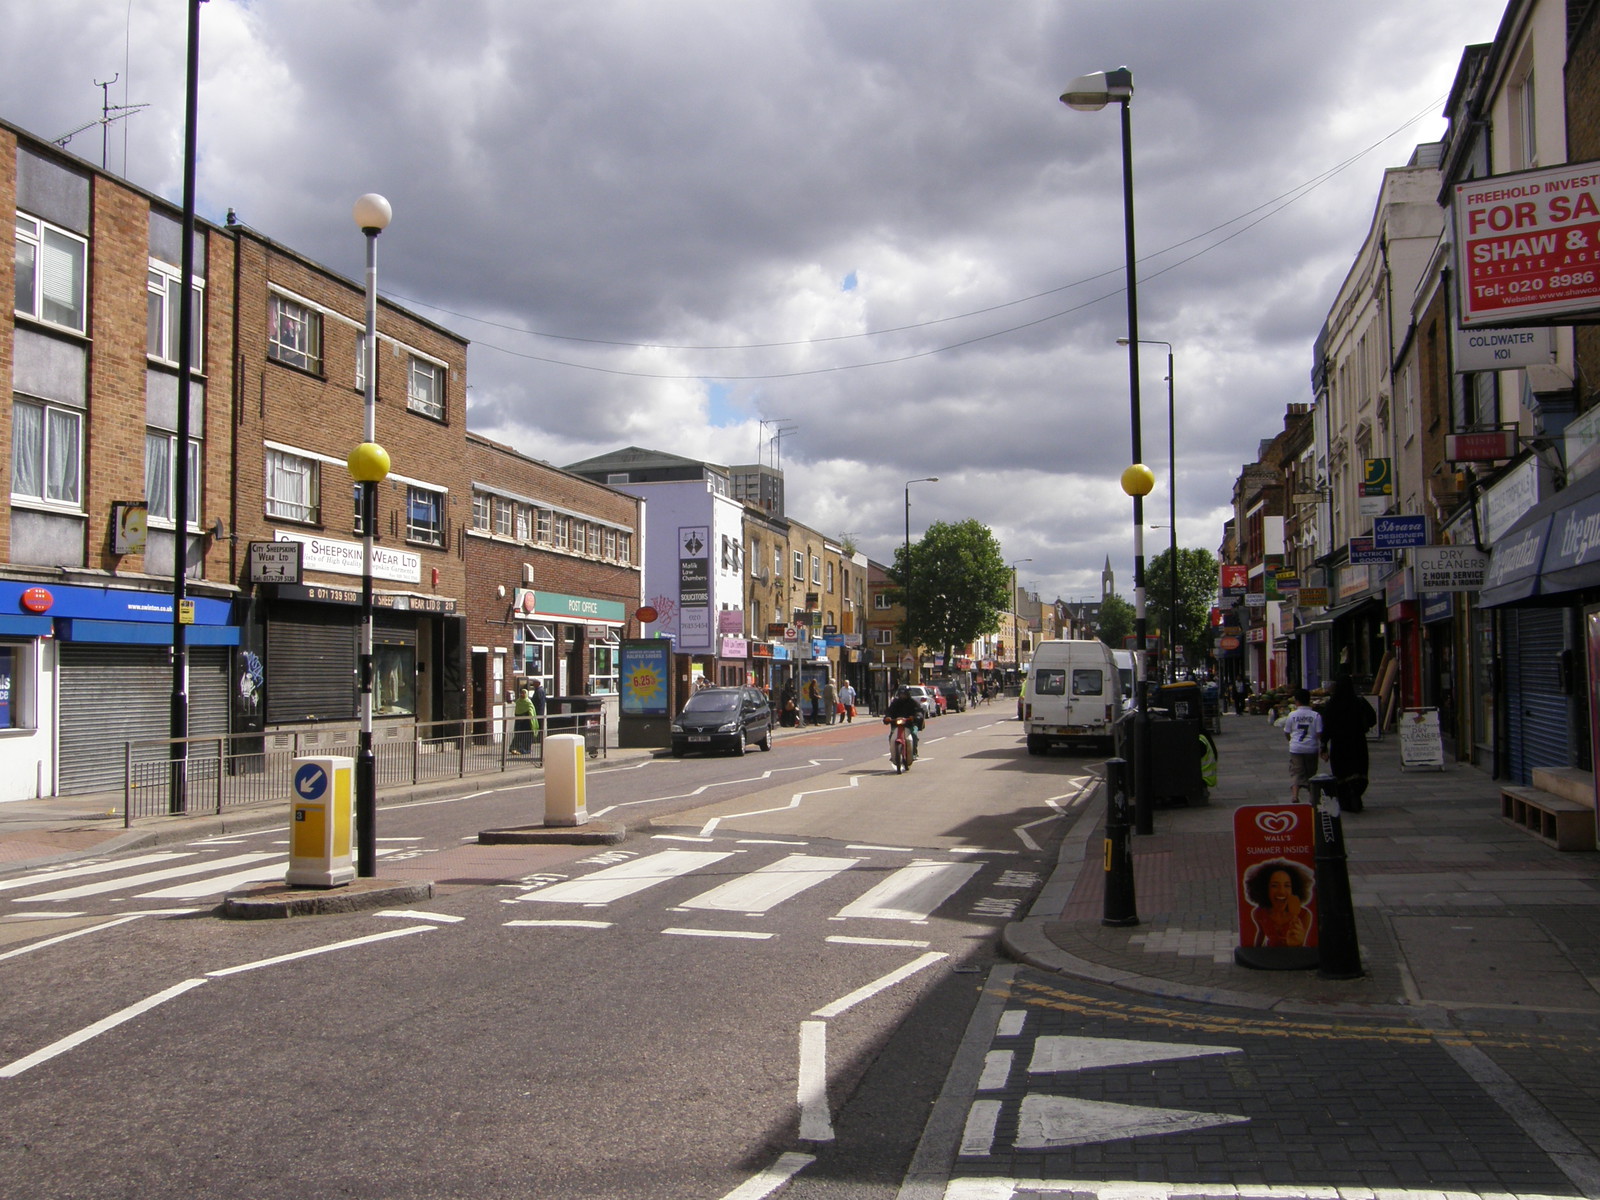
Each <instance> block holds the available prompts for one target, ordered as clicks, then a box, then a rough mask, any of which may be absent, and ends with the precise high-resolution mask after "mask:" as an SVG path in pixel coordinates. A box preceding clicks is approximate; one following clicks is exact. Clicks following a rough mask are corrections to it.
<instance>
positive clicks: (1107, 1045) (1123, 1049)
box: [1028, 1036, 1244, 1075]
mask: <svg viewBox="0 0 1600 1200" xmlns="http://www.w3.org/2000/svg"><path fill="white" fill-rule="evenodd" d="M1243 1053H1244V1051H1243V1050H1241V1049H1240V1048H1239V1047H1238V1046H1187V1045H1182V1044H1179V1043H1177V1042H1138V1041H1123V1040H1122V1039H1120V1038H1092V1037H1054V1036H1052V1037H1042V1038H1039V1039H1038V1040H1037V1041H1035V1042H1034V1044H1033V1061H1031V1062H1030V1063H1029V1064H1028V1073H1029V1074H1030V1075H1046V1074H1051V1075H1055V1074H1062V1073H1065V1072H1067V1071H1092V1070H1095V1069H1096V1068H1099V1067H1126V1066H1132V1065H1133V1064H1134V1063H1152V1062H1175V1061H1177V1060H1178V1059H1183V1058H1209V1057H1211V1056H1212V1055H1214V1054H1243Z"/></svg>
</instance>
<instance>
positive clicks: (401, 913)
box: [372, 908, 466, 925]
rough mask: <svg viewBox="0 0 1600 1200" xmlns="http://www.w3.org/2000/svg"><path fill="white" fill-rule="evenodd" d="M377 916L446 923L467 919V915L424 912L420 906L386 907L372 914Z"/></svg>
mask: <svg viewBox="0 0 1600 1200" xmlns="http://www.w3.org/2000/svg"><path fill="white" fill-rule="evenodd" d="M372 915H373V916H375V917H398V918H400V919H402V920H413V921H443V922H444V923H445V924H446V925H454V924H455V923H456V922H457V921H465V920H466V918H465V917H456V916H452V915H450V914H449V913H436V912H423V911H422V910H421V909H420V908H386V909H384V910H383V911H382V912H375V913H373V914H372Z"/></svg>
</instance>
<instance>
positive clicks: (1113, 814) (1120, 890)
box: [1100, 758, 1139, 925]
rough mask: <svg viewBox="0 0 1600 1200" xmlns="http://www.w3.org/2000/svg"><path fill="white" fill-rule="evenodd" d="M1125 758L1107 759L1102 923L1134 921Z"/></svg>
mask: <svg viewBox="0 0 1600 1200" xmlns="http://www.w3.org/2000/svg"><path fill="white" fill-rule="evenodd" d="M1128 775H1129V771H1128V760H1127V759H1124V758H1109V759H1107V760H1106V894H1105V903H1104V906H1103V907H1102V909H1101V914H1102V915H1101V917H1100V924H1102V925H1137V924H1138V923H1139V912H1138V908H1137V907H1136V905H1135V903H1134V895H1133V838H1132V836H1131V833H1132V829H1131V827H1132V824H1133V803H1132V800H1131V798H1130V797H1129V795H1128Z"/></svg>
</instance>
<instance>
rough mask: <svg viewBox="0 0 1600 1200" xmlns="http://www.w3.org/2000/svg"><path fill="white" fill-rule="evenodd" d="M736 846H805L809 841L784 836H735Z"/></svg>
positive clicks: (734, 842)
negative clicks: (786, 839)
mask: <svg viewBox="0 0 1600 1200" xmlns="http://www.w3.org/2000/svg"><path fill="white" fill-rule="evenodd" d="M733 844H734V845H735V846H805V845H809V844H810V843H808V842H790V841H784V840H783V839H782V838H735V839H734V840H733Z"/></svg>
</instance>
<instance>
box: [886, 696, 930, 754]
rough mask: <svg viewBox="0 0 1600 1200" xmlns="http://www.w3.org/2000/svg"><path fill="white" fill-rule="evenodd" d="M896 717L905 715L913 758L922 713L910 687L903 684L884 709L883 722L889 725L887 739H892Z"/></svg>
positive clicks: (919, 732) (919, 733)
mask: <svg viewBox="0 0 1600 1200" xmlns="http://www.w3.org/2000/svg"><path fill="white" fill-rule="evenodd" d="M896 717H905V718H906V719H907V720H908V721H909V723H910V726H911V756H912V757H913V758H915V757H916V756H917V752H918V749H919V743H920V742H921V740H922V738H921V734H922V725H923V713H922V705H921V704H919V703H917V700H916V698H915V697H914V696H912V694H911V689H910V688H908V687H906V686H905V685H904V684H901V685H900V689H899V690H898V691H897V692H895V694H894V699H893V700H891V701H889V707H888V708H886V709H885V710H884V713H883V723H884V724H885V725H887V726H889V740H890V741H893V740H894V722H895V718H896Z"/></svg>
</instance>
